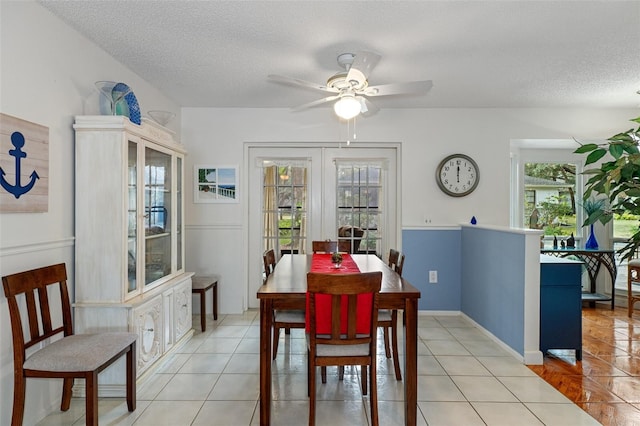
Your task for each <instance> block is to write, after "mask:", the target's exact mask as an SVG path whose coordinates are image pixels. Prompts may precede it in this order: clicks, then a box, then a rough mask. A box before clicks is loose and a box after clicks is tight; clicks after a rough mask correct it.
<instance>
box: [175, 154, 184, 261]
mask: <svg viewBox="0 0 640 426" xmlns="http://www.w3.org/2000/svg"><path fill="white" fill-rule="evenodd" d="M177 160H178V164H177V171H176V173H177V176H176V180H177V183H178V184H177V186H176V188H177V191H178V193H177V197H176V202H177V203H178V205H177V206H176V224H177V235H176V237H177V238H178V242H177V243H178V244H177V245H178V248H177V250H176V255H177V258H178V259H177V260H178V264H177V266H176V269H177V270H178V271H180V270H182V257H183V256H182V204H183V203H182V201H183V200H182V158H180V157H178V158H177Z"/></svg>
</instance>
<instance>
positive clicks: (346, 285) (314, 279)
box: [307, 272, 382, 365]
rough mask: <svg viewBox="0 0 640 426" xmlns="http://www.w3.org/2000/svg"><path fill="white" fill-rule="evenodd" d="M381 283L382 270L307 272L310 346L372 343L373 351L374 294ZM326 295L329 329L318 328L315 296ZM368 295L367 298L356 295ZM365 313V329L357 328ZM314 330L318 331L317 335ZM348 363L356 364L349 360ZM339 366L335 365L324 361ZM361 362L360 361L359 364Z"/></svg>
mask: <svg viewBox="0 0 640 426" xmlns="http://www.w3.org/2000/svg"><path fill="white" fill-rule="evenodd" d="M381 283H382V272H368V273H363V274H319V273H314V272H309V273H308V274H307V294H308V296H309V316H308V318H309V338H310V342H311V346H315V345H316V344H323V345H361V344H363V343H371V342H373V350H374V352H375V340H376V327H377V321H378V294H379V292H380V286H381ZM322 295H326V296H328V297H330V300H331V302H330V306H331V317H330V326H329V327H330V330H320V331H319V330H318V329H317V327H318V321H317V319H318V311H317V310H316V308H317V307H318V303H319V300H318V299H319V298H320V297H322ZM362 295H371V297H359V296H362ZM358 313H360V314H362V313H366V314H367V317H368V318H366V321H365V323H366V325H367V329H366V330H364V329H363V328H362V327H361V324H362V316H360V321H359V320H358V315H357V314H358ZM318 332H320V333H322V334H321V335H319V334H318ZM350 362H351V364H349V365H358V364H359V363H358V362H353V361H350ZM326 365H339V364H331V363H329V364H326ZM363 365H364V364H363Z"/></svg>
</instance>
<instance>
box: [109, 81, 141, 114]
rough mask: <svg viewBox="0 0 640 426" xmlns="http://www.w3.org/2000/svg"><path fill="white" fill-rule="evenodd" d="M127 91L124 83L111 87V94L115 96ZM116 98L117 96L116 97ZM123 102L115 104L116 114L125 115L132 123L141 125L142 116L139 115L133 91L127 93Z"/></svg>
mask: <svg viewBox="0 0 640 426" xmlns="http://www.w3.org/2000/svg"><path fill="white" fill-rule="evenodd" d="M128 90H129V86H127V85H126V84H124V83H118V84H116V85H115V86H113V89H112V90H111V94H112V96H113V95H116V94H117V93H118V92H120V93H122V92H126V91H128ZM116 96H117V95H116ZM124 100H125V102H118V103H117V104H116V114H118V115H125V116H127V117H129V120H131V122H132V123H136V124H141V123H142V114H141V113H140V105H138V98H136V95H135V93H133V90H131V91H129V93H127V94H126V95H125V96H124Z"/></svg>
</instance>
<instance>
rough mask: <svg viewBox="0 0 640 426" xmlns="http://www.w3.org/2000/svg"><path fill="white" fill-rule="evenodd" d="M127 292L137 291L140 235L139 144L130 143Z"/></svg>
mask: <svg viewBox="0 0 640 426" xmlns="http://www.w3.org/2000/svg"><path fill="white" fill-rule="evenodd" d="M127 158H128V160H127V162H128V165H127V222H128V227H127V251H128V253H127V264H128V268H127V269H128V272H127V280H128V284H127V291H128V292H129V293H130V292H132V291H135V290H136V286H137V279H136V272H137V268H136V259H137V247H138V246H137V234H138V232H137V231H138V207H137V206H138V185H137V181H138V178H137V176H138V175H137V173H138V168H137V166H136V165H137V164H138V144H136V143H135V142H131V141H129V152H128V156H127Z"/></svg>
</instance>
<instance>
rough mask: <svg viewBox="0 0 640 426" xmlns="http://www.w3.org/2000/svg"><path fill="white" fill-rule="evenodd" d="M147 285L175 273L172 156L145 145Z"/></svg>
mask: <svg viewBox="0 0 640 426" xmlns="http://www.w3.org/2000/svg"><path fill="white" fill-rule="evenodd" d="M144 208H145V213H144V227H145V281H144V282H145V285H147V284H149V283H152V282H154V281H156V280H158V279H160V278H162V277H164V276H167V275H169V274H170V273H171V222H170V220H171V215H170V213H171V156H170V155H168V154H165V153H162V152H159V151H156V150H154V149H151V148H149V147H147V148H145V167H144Z"/></svg>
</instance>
